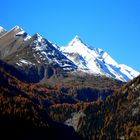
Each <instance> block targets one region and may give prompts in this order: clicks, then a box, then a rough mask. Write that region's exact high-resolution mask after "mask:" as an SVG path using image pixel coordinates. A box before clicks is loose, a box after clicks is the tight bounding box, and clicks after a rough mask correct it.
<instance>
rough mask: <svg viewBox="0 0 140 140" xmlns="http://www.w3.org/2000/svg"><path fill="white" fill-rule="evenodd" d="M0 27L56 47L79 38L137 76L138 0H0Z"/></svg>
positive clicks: (139, 66) (139, 45)
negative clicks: (40, 38) (40, 37)
mask: <svg viewBox="0 0 140 140" xmlns="http://www.w3.org/2000/svg"><path fill="white" fill-rule="evenodd" d="M0 4H1V8H0V11H1V14H0V25H1V26H3V27H4V28H5V29H7V30H9V29H11V28H12V27H13V26H15V25H19V26H21V27H22V28H23V29H25V30H26V31H27V32H28V33H29V34H31V35H33V34H34V33H35V32H38V33H40V34H41V35H43V36H44V37H45V38H47V39H49V40H50V41H52V42H55V43H57V44H58V45H66V44H67V43H68V42H69V41H70V40H71V39H72V38H73V37H74V36H75V35H78V36H79V37H80V38H81V39H82V40H83V41H84V42H85V43H87V44H88V45H89V46H93V47H98V48H102V49H103V50H104V51H106V52H108V53H109V54H110V55H111V56H112V57H113V58H114V59H115V60H116V61H117V62H118V63H124V64H126V65H129V66H131V67H132V68H134V69H136V70H138V71H139V72H140V61H139V59H140V56H139V54H140V0H39V1H38V0H0Z"/></svg>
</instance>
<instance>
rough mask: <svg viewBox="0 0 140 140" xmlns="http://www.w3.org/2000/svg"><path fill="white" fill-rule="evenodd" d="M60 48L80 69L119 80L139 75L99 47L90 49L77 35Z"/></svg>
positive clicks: (126, 79)
mask: <svg viewBox="0 0 140 140" xmlns="http://www.w3.org/2000/svg"><path fill="white" fill-rule="evenodd" d="M60 50H61V51H62V52H63V53H64V55H65V56H66V57H68V58H69V59H70V60H71V61H73V63H74V64H75V65H77V66H78V69H79V70H80V71H83V72H86V73H90V74H97V75H105V76H108V77H112V78H115V79H118V80H121V81H128V80H131V79H133V78H134V77H136V76H138V75H139V72H137V71H135V70H133V69H132V68H130V67H128V66H125V65H119V64H118V63H117V62H116V61H115V60H114V59H113V58H112V57H111V56H110V55H109V54H108V53H106V52H105V51H103V50H102V49H100V48H93V49H91V48H90V47H89V46H88V45H86V44H85V43H84V42H83V41H82V40H81V39H80V38H79V37H78V36H76V37H75V38H74V39H72V41H71V42H70V43H69V44H68V45H67V46H66V47H61V48H60Z"/></svg>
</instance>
